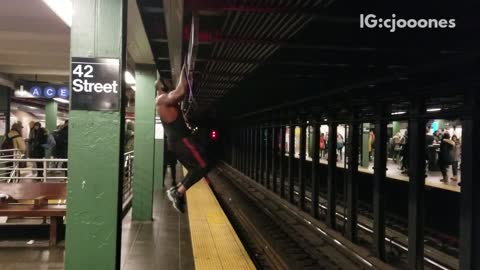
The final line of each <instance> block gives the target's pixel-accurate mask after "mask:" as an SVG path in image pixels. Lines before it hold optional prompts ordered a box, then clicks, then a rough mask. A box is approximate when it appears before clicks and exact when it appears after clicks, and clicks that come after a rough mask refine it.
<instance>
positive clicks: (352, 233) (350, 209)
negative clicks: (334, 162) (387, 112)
mask: <svg viewBox="0 0 480 270" xmlns="http://www.w3.org/2000/svg"><path fill="white" fill-rule="evenodd" d="M359 143H360V123H359V122H358V118H357V116H356V114H355V112H354V113H353V118H352V121H351V122H350V129H349V130H348V145H347V147H348V149H349V150H348V152H347V160H348V169H347V184H346V185H347V228H346V230H347V231H346V235H347V238H348V239H349V240H350V241H352V242H354V243H356V242H357V211H358V165H359V160H358V157H359V154H360V145H359Z"/></svg>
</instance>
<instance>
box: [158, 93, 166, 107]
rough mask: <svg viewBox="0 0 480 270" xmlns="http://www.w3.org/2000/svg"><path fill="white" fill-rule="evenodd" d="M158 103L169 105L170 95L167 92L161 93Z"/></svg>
mask: <svg viewBox="0 0 480 270" xmlns="http://www.w3.org/2000/svg"><path fill="white" fill-rule="evenodd" d="M156 103H157V105H168V95H167V94H161V95H159V96H158V97H157V100H156Z"/></svg>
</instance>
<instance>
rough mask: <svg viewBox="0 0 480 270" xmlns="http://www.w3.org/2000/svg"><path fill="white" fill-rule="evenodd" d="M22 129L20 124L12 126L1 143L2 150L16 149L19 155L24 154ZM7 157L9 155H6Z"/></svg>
mask: <svg viewBox="0 0 480 270" xmlns="http://www.w3.org/2000/svg"><path fill="white" fill-rule="evenodd" d="M22 129H23V125H22V122H18V123H15V124H13V125H12V128H11V129H10V132H8V134H7V136H6V137H5V140H4V141H3V143H2V150H9V149H17V150H18V151H19V152H20V153H21V154H24V153H25V150H26V146H25V141H24V140H23V138H22ZM7 155H11V153H7Z"/></svg>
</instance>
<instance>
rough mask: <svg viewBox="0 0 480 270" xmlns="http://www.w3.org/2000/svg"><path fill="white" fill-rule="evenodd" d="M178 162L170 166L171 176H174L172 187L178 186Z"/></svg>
mask: <svg viewBox="0 0 480 270" xmlns="http://www.w3.org/2000/svg"><path fill="white" fill-rule="evenodd" d="M176 167H177V162H175V163H171V164H170V174H171V176H172V187H173V186H175V185H176V184H177V168H176Z"/></svg>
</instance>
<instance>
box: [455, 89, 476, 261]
mask: <svg viewBox="0 0 480 270" xmlns="http://www.w3.org/2000/svg"><path fill="white" fill-rule="evenodd" d="M464 106H465V108H466V109H467V110H468V114H467V115H465V116H464V117H463V119H462V129H463V130H462V170H461V179H462V190H461V195H460V196H461V197H460V206H461V207H460V252H459V253H460V269H480V256H478V255H479V254H480V231H479V228H480V182H479V181H478V180H479V179H480V175H479V173H478V172H479V170H478V165H479V164H480V143H479V141H478V138H480V109H479V108H480V95H479V94H478V91H473V90H472V91H470V92H468V93H467V94H466V96H465V103H464ZM475 166H477V167H475Z"/></svg>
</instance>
